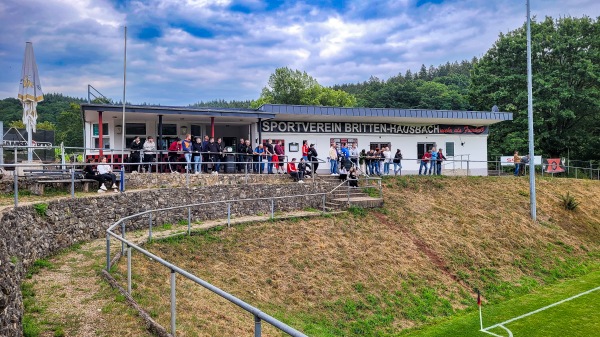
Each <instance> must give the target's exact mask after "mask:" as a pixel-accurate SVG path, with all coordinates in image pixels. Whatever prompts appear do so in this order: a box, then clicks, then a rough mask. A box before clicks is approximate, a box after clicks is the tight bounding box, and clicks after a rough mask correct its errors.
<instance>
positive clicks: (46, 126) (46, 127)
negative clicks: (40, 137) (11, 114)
mask: <svg viewBox="0 0 600 337" xmlns="http://www.w3.org/2000/svg"><path fill="white" fill-rule="evenodd" d="M36 129H37V130H56V125H54V123H51V122H48V121H43V122H41V123H37V125H36Z"/></svg>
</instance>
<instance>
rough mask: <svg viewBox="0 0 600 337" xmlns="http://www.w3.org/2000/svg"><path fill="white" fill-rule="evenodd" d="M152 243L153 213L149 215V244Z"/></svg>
mask: <svg viewBox="0 0 600 337" xmlns="http://www.w3.org/2000/svg"><path fill="white" fill-rule="evenodd" d="M151 241H152V212H150V213H149V214H148V242H151Z"/></svg>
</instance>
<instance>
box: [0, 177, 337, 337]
mask: <svg viewBox="0 0 600 337" xmlns="http://www.w3.org/2000/svg"><path fill="white" fill-rule="evenodd" d="M142 176H148V177H149V176H150V175H142V174H140V175H137V176H134V178H132V182H133V181H135V182H139V183H140V184H141V183H143V181H144V179H150V178H145V177H142ZM173 176H175V175H173ZM227 177H229V176H227ZM230 177H235V176H234V175H231V176H230ZM242 177H243V176H242ZM265 177H266V176H265ZM221 178H223V177H222V176H219V181H220V182H221V183H222V184H220V185H213V186H197V187H190V188H164V189H155V190H145V191H138V192H126V193H122V194H120V193H119V194H117V193H115V194H113V193H106V194H101V195H98V196H93V197H84V198H77V199H64V200H56V201H49V202H48V203H46V204H34V205H27V206H21V207H18V208H17V209H10V210H4V211H3V212H2V213H1V214H0V336H11V337H13V336H22V326H21V322H22V315H23V303H22V298H21V290H20V284H21V280H22V278H23V276H24V273H25V271H26V270H27V268H28V267H29V266H31V264H32V263H33V262H34V261H36V260H38V259H41V258H44V257H47V256H49V255H51V254H53V253H55V252H57V251H59V250H61V249H63V248H67V247H69V246H71V245H73V244H75V243H78V242H84V241H89V240H93V239H97V238H101V237H105V236H106V228H107V227H108V226H109V225H111V224H113V223H114V222H115V221H116V220H118V219H120V218H121V217H123V216H126V215H132V214H135V213H139V212H143V211H146V210H150V209H157V208H167V207H172V206H176V205H186V204H191V203H202V202H209V201H219V200H231V199H250V198H270V197H279V196H293V195H300V194H309V193H322V192H327V191H329V190H330V189H331V186H330V185H329V184H317V185H315V186H313V184H292V183H290V184H254V185H239V184H237V183H236V184H234V185H227V184H226V183H225V182H226V181H227V182H234V181H235V182H238V181H239V180H238V179H239V178H231V179H224V180H221ZM173 179H176V178H173ZM199 179H213V178H212V177H202V176H201V177H199ZM214 179H217V178H216V177H215V178H214ZM322 202H323V201H322V198H321V197H315V196H310V197H292V198H284V199H274V206H275V211H276V212H277V211H291V210H301V209H305V208H307V207H312V208H320V207H321V205H322ZM40 205H42V206H40ZM43 206H47V209H46V210H45V212H44V211H43V210H42V208H43ZM191 211H192V221H195V220H204V219H217V218H225V217H226V214H227V213H226V212H227V206H226V204H210V205H203V206H195V207H192V208H191ZM270 211H271V202H270V200H264V201H248V202H243V201H235V202H232V203H231V212H232V216H234V217H235V216H243V215H253V214H257V213H263V214H268V213H269V212H270ZM187 214H188V211H187V208H185V209H180V210H169V211H163V212H158V213H156V214H155V215H154V223H155V224H162V223H176V222H178V221H179V220H183V219H185V220H186V221H187ZM147 225H148V217H147V216H145V217H144V218H140V219H139V220H132V221H129V222H128V224H127V228H128V229H140V228H146V227H147Z"/></svg>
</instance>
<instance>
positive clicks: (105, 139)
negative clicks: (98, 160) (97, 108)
mask: <svg viewBox="0 0 600 337" xmlns="http://www.w3.org/2000/svg"><path fill="white" fill-rule="evenodd" d="M92 141H93V142H94V148H95V149H98V148H100V128H99V127H98V124H92ZM102 147H103V148H104V149H110V138H109V136H108V123H102Z"/></svg>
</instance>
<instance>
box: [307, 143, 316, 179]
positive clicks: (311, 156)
mask: <svg viewBox="0 0 600 337" xmlns="http://www.w3.org/2000/svg"><path fill="white" fill-rule="evenodd" d="M318 155H319V154H318V153H317V149H315V144H310V147H309V148H308V153H307V157H308V162H309V163H310V165H311V171H312V172H313V174H317V168H319V160H318V159H317V156H318Z"/></svg>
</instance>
